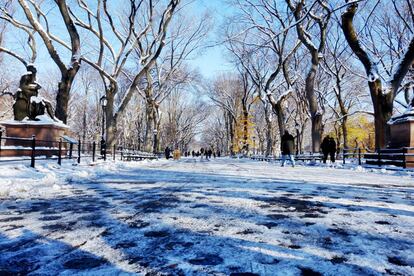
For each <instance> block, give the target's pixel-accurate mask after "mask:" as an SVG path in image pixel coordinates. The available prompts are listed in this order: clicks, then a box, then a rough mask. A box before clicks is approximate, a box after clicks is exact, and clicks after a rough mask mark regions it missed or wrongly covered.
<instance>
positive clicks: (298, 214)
mask: <svg viewBox="0 0 414 276" xmlns="http://www.w3.org/2000/svg"><path fill="white" fill-rule="evenodd" d="M413 191H414V178H413V177H411V176H410V175H408V174H407V175H404V174H401V173H397V174H395V175H389V174H388V173H387V174H384V173H382V174H378V173H372V172H367V171H366V170H362V169H360V168H359V169H356V170H344V169H338V168H330V167H305V166H297V167H295V168H291V167H285V168H281V167H280V165H278V164H269V163H263V162H256V161H250V160H236V159H226V158H222V159H216V160H211V161H205V160H202V161H201V160H199V159H192V158H189V159H183V160H181V161H166V160H160V161H143V162H130V163H126V162H115V163H113V162H107V163H100V164H95V165H93V166H90V165H86V164H83V165H80V166H73V165H71V164H67V163H65V164H64V166H63V167H61V168H60V167H58V166H57V165H56V164H52V163H38V164H37V167H36V169H31V168H28V167H26V166H23V165H1V166H0V202H1V204H0V275H8V274H10V275H16V274H21V275H24V274H31V275H56V274H61V275H76V274H80V275H114V274H115V275H118V274H121V275H124V274H125V275H127V274H138V275H319V274H318V273H320V274H323V275H383V274H388V275H414V195H413Z"/></svg>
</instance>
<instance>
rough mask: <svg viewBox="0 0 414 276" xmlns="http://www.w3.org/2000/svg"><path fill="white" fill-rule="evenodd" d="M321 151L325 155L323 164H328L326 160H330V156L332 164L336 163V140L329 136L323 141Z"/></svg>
mask: <svg viewBox="0 0 414 276" xmlns="http://www.w3.org/2000/svg"><path fill="white" fill-rule="evenodd" d="M321 149H322V153H323V163H325V164H326V160H328V155H329V156H330V159H331V162H332V163H335V155H336V142H335V139H334V138H332V137H330V136H329V135H328V136H326V137H325V138H324V139H323V141H322V144H321Z"/></svg>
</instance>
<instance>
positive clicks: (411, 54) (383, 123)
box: [342, 1, 414, 148]
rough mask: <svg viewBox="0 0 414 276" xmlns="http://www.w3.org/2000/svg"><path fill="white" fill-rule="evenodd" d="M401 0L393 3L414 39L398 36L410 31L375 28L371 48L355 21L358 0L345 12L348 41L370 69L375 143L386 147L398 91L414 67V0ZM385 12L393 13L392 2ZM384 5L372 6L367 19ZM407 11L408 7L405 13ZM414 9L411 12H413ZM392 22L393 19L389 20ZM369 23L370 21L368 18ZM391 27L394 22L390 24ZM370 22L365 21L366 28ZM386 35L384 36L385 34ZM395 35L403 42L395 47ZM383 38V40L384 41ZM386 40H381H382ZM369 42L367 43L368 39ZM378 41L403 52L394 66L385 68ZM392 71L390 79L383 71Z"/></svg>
mask: <svg viewBox="0 0 414 276" xmlns="http://www.w3.org/2000/svg"><path fill="white" fill-rule="evenodd" d="M398 2H399V1H391V4H392V5H393V6H394V7H395V14H394V18H400V19H401V20H400V23H401V21H402V27H404V29H405V31H406V32H407V33H408V34H409V35H410V37H411V39H409V40H408V41H406V42H405V43H403V42H404V41H402V40H401V39H399V38H397V39H395V37H394V35H395V36H399V35H404V36H405V35H406V33H398V32H397V33H396V32H394V31H391V32H389V33H388V37H387V36H385V37H384V36H382V35H381V33H379V35H376V36H374V35H373V34H372V33H373V32H374V31H373V30H372V31H369V30H368V33H371V35H369V36H368V37H371V40H373V41H372V42H373V43H372V44H371V47H372V48H371V50H369V48H368V47H366V46H363V44H364V42H363V41H362V39H361V36H360V33H359V31H358V30H357V29H356V27H355V24H354V21H355V20H354V18H355V16H356V14H357V12H358V7H359V4H358V3H351V4H350V5H349V6H348V7H347V9H346V11H345V12H344V13H343V14H342V29H343V32H344V35H345V38H346V40H347V41H348V44H349V46H350V47H351V49H352V51H353V52H354V54H355V55H356V56H357V58H358V59H359V61H360V62H361V63H362V64H363V66H364V68H365V72H366V76H367V78H368V86H369V90H370V94H371V99H372V103H373V108H374V116H375V146H376V148H383V147H385V146H386V145H387V143H388V142H389V139H390V128H389V125H388V124H387V122H388V121H389V119H390V118H391V116H392V113H393V109H394V100H395V98H396V96H397V95H398V93H400V92H401V91H402V89H401V83H402V82H403V79H404V77H405V76H406V74H407V73H408V72H409V70H410V69H411V68H412V64H413V62H414V36H413V34H414V33H413V21H414V14H413V13H412V10H413V4H412V2H411V1H405V2H404V3H400V4H401V6H398V4H397V3H398ZM388 7H389V8H387V9H386V10H384V13H389V12H391V11H392V9H391V8H390V6H388ZM380 10H381V9H375V10H372V11H371V12H370V13H369V14H367V15H366V18H365V21H367V20H369V18H368V17H369V16H370V14H373V13H375V12H379V11H380ZM405 11H407V12H406V13H405ZM410 11H411V12H410ZM402 12H404V13H405V14H404V15H402V14H401V13H402ZM389 23H390V22H389ZM367 24H369V22H367ZM388 25H390V27H391V26H392V25H393V24H388ZM365 26H366V25H364V28H365ZM374 27H376V26H375V24H373V25H372V26H370V27H369V26H368V27H366V28H365V29H369V28H374ZM381 37H382V38H381ZM392 39H395V40H396V42H395V43H396V44H397V45H400V46H398V47H394V43H393V44H389V43H388V42H390V41H391V40H392ZM381 40H383V41H381ZM380 41H381V42H382V43H379V42H380ZM365 44H366V43H365ZM376 44H385V45H386V47H387V49H388V51H390V52H392V51H393V49H395V50H397V52H399V55H398V56H397V57H399V58H398V59H399V61H398V62H392V61H391V60H390V61H391V66H390V67H388V68H387V69H385V68H386V67H387V66H386V65H385V63H387V61H385V60H384V56H385V55H381V56H380V55H379V54H380V51H379V50H378V48H377V47H378V46H377V45H376ZM379 65H381V66H383V67H384V70H380V69H379ZM384 71H385V73H383V74H387V73H386V72H388V75H389V77H390V78H389V81H385V78H384V77H383V74H382V73H381V72H384Z"/></svg>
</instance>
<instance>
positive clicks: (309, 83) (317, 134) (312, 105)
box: [305, 56, 322, 153]
mask: <svg viewBox="0 0 414 276" xmlns="http://www.w3.org/2000/svg"><path fill="white" fill-rule="evenodd" d="M318 63H319V61H318V57H317V56H314V57H312V66H311V68H310V70H309V73H308V75H307V76H306V85H305V92H306V98H307V100H308V103H309V112H310V114H311V123H312V133H311V135H312V152H314V153H316V152H319V151H320V146H321V135H322V114H321V113H320V112H319V109H318V101H317V98H316V95H315V89H314V85H315V76H316V72H317V70H318Z"/></svg>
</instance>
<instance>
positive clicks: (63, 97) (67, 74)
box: [55, 65, 80, 124]
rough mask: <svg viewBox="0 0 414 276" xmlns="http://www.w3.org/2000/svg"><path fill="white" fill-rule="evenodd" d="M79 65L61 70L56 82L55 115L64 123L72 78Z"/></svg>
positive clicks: (65, 121) (66, 117) (66, 118)
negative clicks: (58, 80)
mask: <svg viewBox="0 0 414 276" xmlns="http://www.w3.org/2000/svg"><path fill="white" fill-rule="evenodd" d="M79 68H80V66H79V65H77V66H74V67H73V68H72V69H69V70H63V71H62V77H61V80H60V82H59V84H58V93H57V95H56V110H55V116H56V118H58V119H59V120H61V121H62V122H63V123H64V124H66V123H67V121H68V113H69V100H70V90H71V89H72V84H73V80H74V79H75V76H76V74H77V72H78V71H79Z"/></svg>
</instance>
